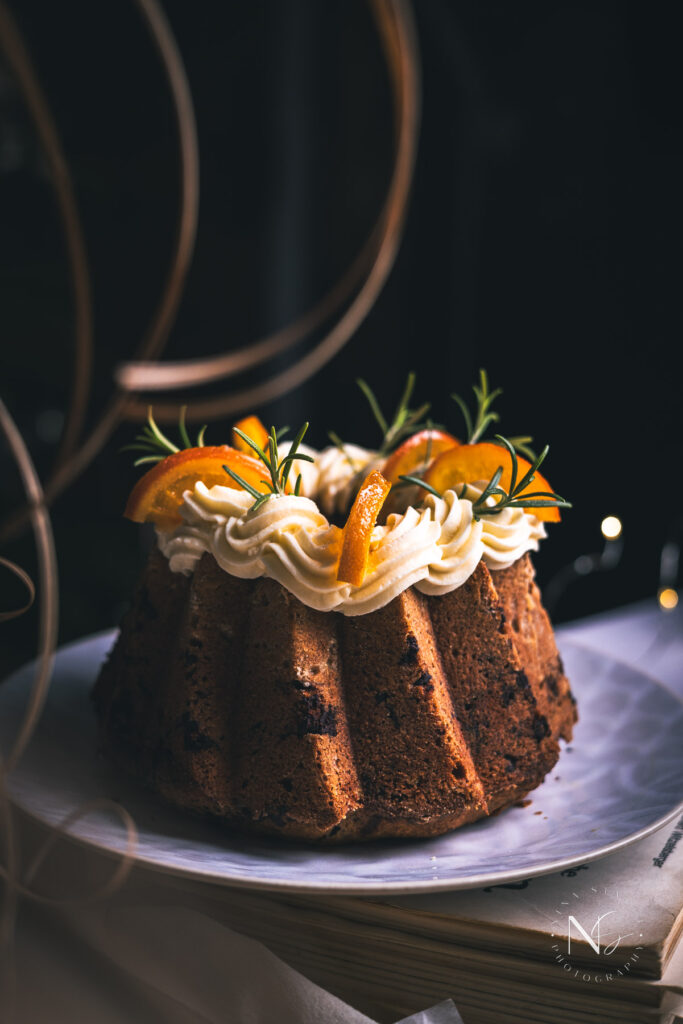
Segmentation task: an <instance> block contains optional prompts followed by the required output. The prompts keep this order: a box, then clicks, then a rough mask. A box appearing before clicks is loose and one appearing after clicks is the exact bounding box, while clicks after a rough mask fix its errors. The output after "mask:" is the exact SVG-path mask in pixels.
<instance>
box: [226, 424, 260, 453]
mask: <svg viewBox="0 0 683 1024" xmlns="http://www.w3.org/2000/svg"><path fill="white" fill-rule="evenodd" d="M235 427H237V429H238V430H241V431H242V433H243V434H246V435H247V437H250V438H251V439H252V441H255V442H256V444H257V445H258V446H259V448H261V449H262V450H263V451H264V452H266V453H267V451H268V431H267V430H266V428H265V427H264V426H263V424H262V423H261V420H260V419H259V418H258V416H245V417H244V419H243V420H238V421H237V423H235V425H234V426H233V428H232V443H233V445H234V447H235V448H237V449H238V450H239V451H241V452H244V453H245V454H246V455H252V454H253V449H252V448H250V447H249V445H248V444H247V442H246V441H245V440H244V439H243V438H241V437H240V435H239V434H238V433H237V432H236V430H235Z"/></svg>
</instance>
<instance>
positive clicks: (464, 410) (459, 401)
mask: <svg viewBox="0 0 683 1024" xmlns="http://www.w3.org/2000/svg"><path fill="white" fill-rule="evenodd" d="M451 398H452V399H453V401H454V402H457V404H458V405H459V406H460V411H461V413H462V415H463V418H464V420H465V431H466V433H467V440H468V442H469V439H470V438H471V437H472V434H473V427H472V418H471V416H470V411H469V409H468V408H467V406H466V405H465V402H464V401H463V399H462V398H461V397H460V395H451Z"/></svg>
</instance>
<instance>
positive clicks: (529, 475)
mask: <svg viewBox="0 0 683 1024" xmlns="http://www.w3.org/2000/svg"><path fill="white" fill-rule="evenodd" d="M549 451H550V446H549V445H546V446H545V448H544V449H543V451H542V452H541V454H540V455H538V456H537V457H536V458H535V459H534V461H533V462H532V464H531V467H530V469H528V470H527V472H526V474H525V475H524V476H523V477H522V479H521V480H520V481H519V484H518V485H517V488H516V492H515V491H513V490H512V488H510V493H511V494H514V493H519V492H520V491H523V490H524V489H525V488H526V487H528V486H529V484H531V483H533V481H534V480H535V479H536V472H537V470H538V467H539V466H540V465H541V463H542V462H543V460H544V459H545V457H546V455H547V454H548V452H549Z"/></svg>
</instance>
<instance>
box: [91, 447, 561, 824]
mask: <svg viewBox="0 0 683 1024" xmlns="http://www.w3.org/2000/svg"><path fill="white" fill-rule="evenodd" d="M261 429H262V428H261ZM254 434H255V431H254V430H252V431H251V436H252V440H253V437H254ZM162 436H163V435H162ZM237 436H238V437H240V438H248V437H249V435H247V434H245V433H243V432H238V435H237ZM266 436H267V435H266ZM270 436H271V438H272V439H271V440H268V442H267V443H266V442H265V441H264V439H263V438H258V440H259V441H260V442H261V443H259V444H256V445H252V447H254V450H255V451H256V449H258V450H259V451H260V454H261V456H263V459H262V461H265V462H266V464H267V465H268V464H269V463H270V468H273V466H274V469H275V472H274V474H271V480H270V481H269V483H268V486H269V488H270V490H268V491H266V490H265V489H264V488H260V487H259V486H258V485H257V483H256V481H257V476H256V475H254V476H251V477H249V476H248V473H249V471H250V470H249V466H248V463H249V462H253V463H255V464H256V466H257V467H258V474H260V475H259V477H258V479H259V480H260V482H261V483H263V480H261V479H260V478H261V477H263V475H264V471H263V466H262V465H261V464H260V463H258V462H257V460H256V459H251V457H250V456H249V455H248V454H247V452H242V453H239V452H236V453H235V454H234V455H231V454H230V453H231V452H235V449H234V448H228V447H227V446H223V447H220V448H216V449H210V448H204V447H201V446H197V447H195V448H190V449H188V450H187V451H184V452H174V453H173V454H171V455H169V456H168V457H167V458H165V459H164V460H163V461H162V462H160V463H159V465H158V466H156V467H155V468H154V469H153V470H151V471H150V472H149V473H148V474H147V475H146V477H144V478H143V481H144V480H147V484H146V485H145V486H143V487H141V486H140V484H138V486H137V487H136V489H135V490H134V492H133V495H131V499H132V501H129V505H128V507H127V514H128V515H129V516H130V517H131V518H134V519H137V520H145V519H147V520H151V521H153V522H155V523H156V525H157V530H158V541H159V543H158V546H157V548H156V549H155V550H153V551H152V553H151V555H150V557H149V561H148V563H147V566H146V568H145V570H144V572H143V575H142V579H141V581H140V584H139V586H138V588H137V591H136V594H135V596H134V600H133V603H132V607H131V609H130V611H129V612H128V613H127V615H126V616H125V618H124V621H123V623H122V627H121V631H120V634H119V637H118V639H117V641H116V643H115V645H114V648H113V650H112V652H111V654H110V656H109V658H108V660H107V662H106V663H105V665H104V666H103V668H102V670H101V673H100V676H99V678H98V680H97V682H96V685H95V688H94V691H93V698H94V703H95V708H96V712H97V716H98V721H99V735H100V744H101V748H102V750H103V751H104V753H105V754H106V755H107V757H109V758H110V759H112V760H113V761H114V762H116V763H117V764H118V765H120V766H121V767H122V768H124V769H126V770H127V771H129V772H132V773H133V774H134V775H136V776H137V777H138V778H139V779H141V780H144V782H145V783H146V784H148V785H150V786H151V787H153V788H154V789H155V790H156V791H158V792H159V793H160V794H161V795H162V796H163V797H164V798H165V799H166V800H168V801H170V802H172V803H174V804H176V805H178V806H179V807H182V808H185V809H187V810H190V811H193V812H197V813H200V814H204V815H211V816H213V817H215V818H218V819H220V820H221V821H223V822H225V823H226V824H227V825H229V826H231V827H235V828H238V829H241V830H247V831H251V832H259V833H270V834H277V835H280V836H285V837H289V838H291V839H304V840H328V841H332V840H339V841H342V840H359V839H372V838H377V837H384V836H432V835H438V834H441V833H443V832H446V831H448V830H450V829H454V828H457V827H458V826H460V825H463V824H465V823H468V822H472V821H475V820H476V819H478V818H481V817H483V816H485V815H490V814H492V813H493V812H495V811H498V810H500V809H502V808H504V807H506V806H508V805H510V804H512V803H514V802H515V801H518V800H519V799H520V798H522V797H523V796H525V795H526V794H527V793H529V791H530V790H532V789H534V788H535V787H536V786H537V785H538V784H539V783H540V782H541V781H542V779H543V778H544V776H545V775H546V773H547V772H548V771H549V770H550V769H551V768H552V767H553V765H554V764H555V763H556V761H557V759H558V756H559V741H560V739H564V740H569V739H571V735H572V726H573V723H574V722H575V720H576V717H577V715H576V707H575V701H574V699H573V697H572V694H571V690H570V687H569V683H568V680H567V679H566V677H565V675H564V672H563V668H562V662H561V659H560V657H559V654H558V651H557V648H556V645H555V640H554V636H553V631H552V627H551V624H550V621H549V619H548V616H547V614H546V612H545V611H544V609H543V607H542V604H541V598H540V595H539V591H538V588H537V586H536V584H535V582H534V572H533V568H532V564H531V560H530V556H529V551H530V550H534V549H535V548H536V547H537V546H538V539H539V537H541V536H543V535H544V529H543V522H544V521H547V520H548V519H551V518H556V517H558V515H559V514H558V512H557V508H558V506H559V504H566V503H565V502H563V501H562V499H560V498H559V497H558V496H557V495H555V494H554V492H551V491H549V490H547V489H544V490H543V491H542V494H543V497H537V496H536V495H538V493H539V492H538V486H539V485H538V478H539V474H538V472H537V465H536V464H534V465H533V466H531V467H530V468H532V469H535V470H536V472H535V473H532V474H529V473H526V476H525V475H524V472H523V471H524V466H525V464H524V463H523V460H522V459H521V458H519V459H518V458H517V457H516V456H515V455H514V452H513V449H511V448H509V450H510V451H511V452H513V454H512V456H511V462H512V465H511V467H510V470H509V474H508V479H507V482H505V479H504V476H505V474H504V473H503V474H501V473H497V467H494V468H495V469H496V472H495V473H492V474H487V473H485V472H482V469H481V460H482V459H484V468H485V467H486V465H488V463H486V459H487V458H489V459H493V460H494V462H497V463H498V464H499V465H502V464H503V462H504V460H505V459H506V458H507V456H506V452H505V451H504V449H503V448H501V447H500V446H499V445H498V444H493V443H490V442H488V443H487V442H484V443H474V444H464V445H461V444H460V443H459V442H457V441H456V440H455V439H454V438H453V439H452V442H453V443H452V444H451V445H443V446H442V448H443V449H444V450H443V452H442V453H439V454H437V455H436V457H435V458H433V459H432V458H431V454H432V453H431V452H430V460H429V465H428V468H427V471H426V472H425V471H424V466H423V463H422V462H420V461H419V460H421V459H423V454H424V452H423V447H422V448H420V445H419V443H417V442H414V441H413V442H412V449H411V448H410V447H409V446H407V442H404V446H403V447H404V449H405V452H407V453H408V456H409V455H410V452H411V451H412V453H413V454H412V456H411V458H412V462H411V459H410V458H408V456H406V459H403V461H402V460H401V459H398V460H396V459H395V457H394V469H395V468H396V466H397V465H398V468H405V467H406V465H407V466H408V468H410V466H411V465H412V466H413V467H414V468H415V469H417V468H418V467H419V468H420V469H421V470H422V471H421V472H419V473H417V474H416V475H412V476H411V475H410V474H405V473H401V474H400V477H401V481H400V483H399V485H398V487H397V488H396V490H400V485H401V484H403V485H405V491H406V493H407V494H408V495H410V496H412V497H414V496H415V491H416V490H417V491H419V488H420V486H424V487H425V491H423V492H422V499H421V504H418V506H417V507H415V506H413V505H412V504H411V505H408V506H407V507H406V508H405V510H404V511H402V512H401V511H398V512H392V513H391V514H390V515H389V516H388V517H387V519H386V522H384V523H382V524H380V525H377V523H376V517H377V512H378V510H379V508H380V507H381V504H382V502H383V500H384V498H386V493H387V491H388V488H389V485H390V483H391V481H387V479H386V478H385V477H383V475H382V474H381V473H380V472H378V470H377V469H374V470H372V469H370V473H369V474H368V476H367V479H366V481H365V483H361V485H360V486H359V487H358V485H356V486H357V494H356V497H355V501H354V504H353V507H352V509H351V512H350V514H349V516H348V519H347V521H346V525H345V526H344V528H343V529H342V528H340V527H339V526H336V525H334V524H331V523H330V522H328V520H327V519H326V517H325V516H324V515H323V513H322V512H321V506H324V504H325V502H324V496H323V495H321V487H320V478H321V474H320V472H318V473H317V475H316V471H317V470H319V469H320V467H321V466H322V470H323V471H324V472H327V479H334V481H335V483H334V494H333V495H332V498H330V494H329V493H328V494H327V498H328V501H331V504H334V502H335V501H336V500H337V498H338V495H339V494H341V493H342V492H343V490H344V486H346V485H343V484H342V485H340V477H343V476H344V472H343V471H340V472H337V473H336V475H335V473H334V472H332V473H331V474H330V472H329V470H330V464H331V463H332V462H334V456H333V455H332V454H331V450H328V451H327V452H324V453H322V455H320V456H318V455H316V454H315V453H312V450H310V449H309V450H304V452H303V454H302V448H301V447H300V440H301V439H300V437H299V438H298V439H297V442H299V444H298V445H297V443H296V442H295V443H294V444H293V445H292V446H291V452H290V454H288V455H285V456H284V457H283V446H282V445H281V446H280V451H279V453H278V449H277V439H276V437H275V434H274V433H273V434H272V435H270ZM415 436H416V434H413V435H411V437H415ZM444 436H445V435H444ZM508 447H509V446H508ZM460 448H462V449H471V450H470V451H466V452H464V454H463V453H461V455H460V456H459V458H460V462H461V463H463V460H464V463H463V464H464V468H462V466H461V470H460V471H459V470H458V469H457V467H458V465H460V463H458V459H457V458H455V456H454V455H453V454H452V453H453V452H457V451H458V450H459V449H460ZM483 448H488V449H493V450H494V451H493V453H491V452H482V451H477V452H475V451H474V449H483ZM269 449H270V450H269ZM418 449H419V452H418ZM354 451H355V452H360V451H362V450H361V449H354ZM307 452H308V453H309V454H307ZM449 452H451V456H450V461H449V457H448V453H449ZM191 453H194V454H191ZM416 453H417V454H416ZM338 454H339V452H338ZM238 455H239V458H238V457H237V456H238ZM366 455H367V457H366V456H364V457H363V459H364V464H363V465H361V467H360V476H359V469H358V465H357V461H356V460H357V456H356V457H353V456H349V454H348V452H347V453H346V454H345V456H344V458H345V460H346V464H347V467H348V468H347V470H346V471H345V473H346V478H347V480H346V483H347V484H348V482H349V480H350V479H351V478H352V477H353V478H355V477H357V476H359V479H361V480H362V478H363V475H364V473H365V472H366V471H367V469H368V468H369V467H370V466H371V463H373V461H374V462H375V463H376V462H377V453H366ZM418 456H419V458H418ZM363 459H361V460H360V461H361V462H363ZM416 459H418V461H416ZM173 460H175V462H174V461H173ZM245 460H246V461H245ZM306 460H310V461H308V462H306ZM477 460H478V461H477ZM537 461H540V460H537ZM219 462H220V471H219V468H217V467H218V466H219ZM475 464H476V466H477V470H476V475H475V478H472V476H471V473H472V465H475ZM383 465H384V467H385V468H386V467H387V466H388V460H387V458H386V456H385V457H384V460H383ZM292 467H294V470H295V472H296V471H297V469H301V470H303V469H305V470H306V472H307V473H308V482H307V488H308V494H309V495H314V496H315V499H314V497H311V496H306V494H304V493H302V479H303V472H302V473H301V475H300V476H298V479H297V486H296V487H295V488H294V493H291V489H290V488H289V484H288V476H289V469H291V468H292ZM252 468H253V467H252ZM388 468H389V470H390V471H391V466H389V467H388ZM337 470H338V471H339V470H340V465H339V464H337ZM256 472H257V470H254V473H255V474H256ZM459 473H460V477H461V478H462V479H459V478H458V476H459ZM496 473H497V478H496V479H495V480H493V476H496ZM215 474H218V477H216V476H215ZM444 474H446V475H445V476H444ZM510 474H511V476H510ZM530 476H535V478H536V483H535V485H534V486H535V488H536V490H535V491H531V490H530V486H531V482H530ZM489 477H491V478H490V479H489ZM216 478H217V479H220V481H221V482H220V483H216V482H215V480H216ZM445 479H447V482H449V487H448V488H446V489H444V491H443V493H439V491H438V489H437V485H438V484H439V483H441V484H443V482H444V480H445ZM226 480H227V483H228V486H225V483H226ZM541 480H542V478H541ZM378 481H384V483H383V484H382V483H378ZM477 481H479V482H478V483H477ZM518 481H521V485H522V486H520V485H519V484H518ZM393 482H394V483H397V481H393ZM545 483H546V482H545V481H543V485H544V487H545ZM372 487H374V488H375V490H374V491H373V490H372ZM316 488H317V490H316ZM378 488H379V490H378ZM322 490H324V488H322ZM392 493H393V492H392ZM378 495H379V497H378ZM520 495H522V497H520ZM523 495H527V496H528V495H532V497H530V498H529V499H528V501H527V499H526V498H524V497H523ZM551 499H552V500H551ZM534 502H535V504H534ZM149 509H152V510H153V511H152V512H151V513H150V512H149ZM354 515H355V518H354ZM359 523H360V524H361V525H358V524H359ZM342 566H346V567H347V568H346V570H342V568H340V567H342ZM349 566H350V570H349V568H348V567H349Z"/></svg>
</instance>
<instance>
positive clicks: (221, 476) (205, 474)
mask: <svg viewBox="0 0 683 1024" xmlns="http://www.w3.org/2000/svg"><path fill="white" fill-rule="evenodd" d="M223 466H228V467H229V468H230V469H232V470H234V471H235V473H238V474H239V475H240V476H241V477H242V478H243V479H244V480H246V482H247V483H250V484H251V485H252V487H254V488H255V489H256V490H257V491H262V492H266V491H268V490H269V488H268V485H267V484H266V483H264V481H263V478H264V476H265V472H264V470H265V467H264V466H263V464H262V463H261V462H259V460H258V459H256V458H251V456H249V455H245V454H244V452H240V451H237V450H236V449H235V448H231V447H230V446H229V445H227V444H225V445H206V446H204V447H203V448H185V449H184V450H183V451H180V452H175V453H174V454H173V455H169V456H168V457H167V458H165V459H162V460H161V462H159V463H157V465H156V466H153V467H152V469H150V470H148V472H147V473H145V475H144V476H143V477H141V478H140V479H139V480H138V482H137V483H136V485H135V487H134V488H133V490H132V491H131V492H130V495H129V498H128V501H127V503H126V509H125V512H124V515H125V516H126V518H127V519H132V520H133V522H134V523H154V524H155V525H156V526H158V527H159V529H160V530H174V529H175V528H176V526H179V525H180V524H181V522H182V517H181V516H180V506H181V504H182V501H183V493H184V492H185V491H187V490H192V488H193V487H194V485H195V484H196V483H197V481H198V480H202V481H203V482H204V483H205V484H206V486H207V487H213V486H214V484H221V486H223V487H232V488H233V489H234V490H240V489H241V488H240V487H239V485H238V483H237V482H236V481H235V480H233V479H232V477H230V476H228V474H227V473H226V472H225V470H224V469H223Z"/></svg>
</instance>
